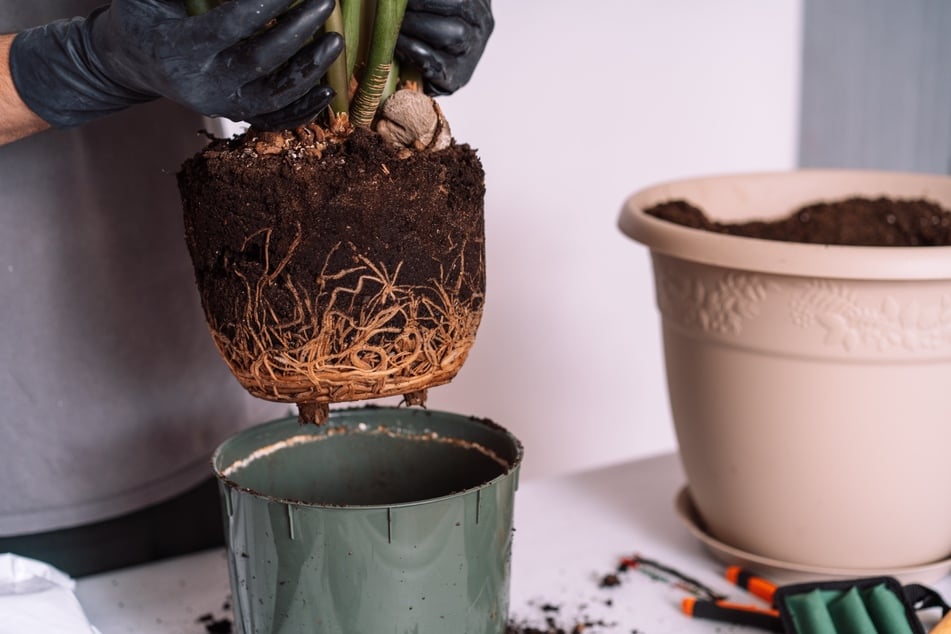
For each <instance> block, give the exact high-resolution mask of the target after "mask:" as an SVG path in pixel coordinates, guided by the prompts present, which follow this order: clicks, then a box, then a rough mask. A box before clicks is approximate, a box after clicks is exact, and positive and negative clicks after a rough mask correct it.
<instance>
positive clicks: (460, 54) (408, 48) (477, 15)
mask: <svg viewBox="0 0 951 634" xmlns="http://www.w3.org/2000/svg"><path fill="white" fill-rule="evenodd" d="M494 27H495V19H494V18H493V17H492V6H491V0H409V4H408V5H407V7H406V16H405V17H404V18H403V26H402V28H401V29H400V35H399V39H398V40H397V42H396V54H397V56H398V57H399V58H400V59H401V60H404V61H408V62H410V63H411V64H413V65H415V66H416V67H418V68H419V69H420V70H421V71H422V73H423V78H424V79H425V80H426V82H425V83H426V86H425V88H426V92H428V93H429V94H431V95H449V94H452V93H454V92H455V91H456V90H458V89H459V88H461V87H462V86H464V85H465V84H466V83H467V82H468V81H469V79H470V78H471V77H472V73H473V71H474V70H475V67H476V64H477V63H478V62H479V58H481V57H482V52H483V51H484V50H485V45H486V43H487V42H488V41H489V35H491V34H492V29H493V28H494Z"/></svg>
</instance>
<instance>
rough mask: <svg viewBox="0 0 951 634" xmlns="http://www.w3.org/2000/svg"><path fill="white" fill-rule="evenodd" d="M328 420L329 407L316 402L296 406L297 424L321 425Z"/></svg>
mask: <svg viewBox="0 0 951 634" xmlns="http://www.w3.org/2000/svg"><path fill="white" fill-rule="evenodd" d="M328 418H330V405H329V404H327V403H319V402H317V401H308V402H305V403H298V404H297V422H298V423H300V424H301V425H323V424H324V423H326V422H327V419H328Z"/></svg>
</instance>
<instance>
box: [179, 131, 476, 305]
mask: <svg viewBox="0 0 951 634" xmlns="http://www.w3.org/2000/svg"><path fill="white" fill-rule="evenodd" d="M309 149H310V146H308V144H307V141H306V140H304V141H301V140H299V139H297V138H292V139H291V140H290V141H288V142H286V147H285V148H284V149H283V150H282V151H280V152H274V153H265V154H262V153H260V152H262V151H263V152H268V150H267V149H262V148H261V141H258V140H256V137H254V136H253V135H250V134H249V135H245V136H242V137H237V138H236V139H228V140H226V139H218V140H214V141H213V142H212V143H211V144H210V145H209V146H208V147H207V148H206V149H205V150H204V151H203V152H202V153H201V154H200V155H198V156H196V157H193V158H191V159H189V160H188V161H186V162H185V164H184V165H183V167H182V170H181V172H180V173H179V175H178V179H179V186H180V189H181V191H182V198H183V202H184V206H185V210H186V216H185V230H186V241H187V243H188V245H189V248H190V250H191V252H192V254H193V257H194V256H197V257H198V260H197V261H196V262H195V273H196V276H197V277H198V278H199V284H200V287H201V288H202V289H203V292H204V293H207V294H215V293H224V294H226V297H224V298H219V299H217V300H215V301H210V302H208V303H207V305H209V306H211V307H231V306H235V305H243V303H244V301H245V294H246V289H245V288H244V287H236V286H235V285H234V284H222V285H217V284H201V281H202V280H203V278H211V279H212V280H216V279H225V278H227V279H232V280H233V279H234V276H233V275H231V274H230V272H231V271H232V270H235V269H238V270H241V269H243V268H249V269H254V271H249V273H250V275H248V277H249V278H251V279H254V278H256V277H257V276H258V274H259V269H260V267H261V266H264V264H265V259H266V258H267V257H268V256H269V255H271V256H272V257H273V254H276V253H277V254H280V253H286V252H287V251H288V248H289V246H290V245H291V243H293V242H294V241H295V240H299V241H300V242H299V245H298V246H297V247H296V248H297V250H298V251H299V252H301V253H306V254H311V257H299V258H293V259H291V260H290V261H288V262H287V263H286V266H284V268H282V269H281V275H280V278H278V279H275V282H277V283H276V284H275V285H274V286H275V288H274V289H272V290H273V291H274V297H272V298H271V305H272V306H274V307H275V308H276V309H277V310H278V311H281V310H284V311H287V316H288V318H293V311H294V310H295V309H297V308H298V307H299V305H298V302H297V299H296V298H295V297H294V296H293V294H292V293H291V292H289V291H288V290H287V289H283V292H281V291H282V289H281V288H280V287H281V285H280V281H281V279H295V280H307V279H309V280H317V279H320V278H321V274H322V273H323V272H325V271H327V270H330V271H337V270H345V269H347V268H348V267H352V266H354V264H355V260H356V258H357V257H358V256H365V257H368V258H369V259H371V260H373V261H394V262H402V263H403V266H402V267H401V269H400V271H399V279H400V281H402V282H403V283H405V284H414V283H419V284H425V283H426V282H428V281H429V280H432V279H439V278H440V276H441V273H442V271H441V268H442V267H445V266H446V262H445V260H444V256H445V253H446V250H447V240H455V241H456V243H457V244H466V248H467V252H465V253H461V254H459V255H461V256H462V257H464V258H465V259H466V260H467V261H468V262H470V263H471V264H472V266H473V267H475V266H476V264H477V263H479V262H481V260H482V253H481V250H482V248H483V244H482V243H483V239H482V235H481V232H482V229H483V223H482V218H481V211H482V207H481V205H473V204H472V201H481V200H482V199H483V198H484V194H485V183H484V178H485V176H484V172H483V170H482V166H481V163H480V161H479V159H478V157H477V156H476V153H475V151H474V150H472V149H471V148H470V147H469V146H468V145H456V144H453V145H452V146H451V147H450V148H448V149H446V150H442V151H439V152H423V153H414V154H410V155H409V156H407V157H405V158H400V156H399V155H398V153H397V150H396V149H395V148H392V147H390V146H388V145H387V144H386V143H384V141H383V140H382V139H381V138H380V137H379V135H377V134H375V133H372V132H370V131H368V130H364V129H362V128H357V129H356V130H354V131H353V133H352V134H350V135H349V136H348V137H347V138H346V140H345V141H343V142H342V143H329V144H327V145H326V147H325V148H324V149H323V150H322V151H321V152H320V153H319V155H318V153H317V152H308V150H309ZM450 184H451V187H450ZM407 200H410V201H412V206H400V205H399V201H407ZM394 201H396V202H394ZM318 210H319V211H320V213H317V212H318ZM474 214H478V217H476V218H474V217H473V215H474ZM447 220H448V221H449V225H448V227H446V225H445V224H444V223H445V222H446V221H447ZM440 227H442V229H440ZM474 229H477V230H478V235H477V236H472V235H471V234H473V230H474ZM446 232H448V233H449V234H450V235H448V236H447V235H445V233H446ZM251 236H253V238H251V239H249V237H251ZM367 236H374V237H375V239H374V240H373V242H372V248H373V249H375V250H377V251H379V252H378V253H372V252H369V250H368V249H367V248H363V249H361V250H360V251H359V252H354V250H353V249H350V248H348V245H349V244H357V245H360V244H366V243H367ZM470 237H471V239H469V238H470ZM268 264H269V265H270V266H271V268H272V269H273V268H275V267H276V266H277V264H278V262H268ZM388 273H389V274H390V275H395V274H396V272H395V271H389V272H388ZM367 286H370V287H372V286H373V285H367ZM377 290H378V289H377V288H368V289H367V291H366V292H367V293H371V292H373V293H375V292H376V291H377ZM480 290H481V289H473V292H477V291H480ZM278 297H282V298H283V299H284V302H283V303H282V302H278V301H275V299H277V298H278ZM219 317H220V322H219V323H227V322H228V321H229V320H231V319H233V317H234V316H233V315H232V314H222V315H220V316H219Z"/></svg>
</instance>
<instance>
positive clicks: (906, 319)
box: [619, 170, 951, 570]
mask: <svg viewBox="0 0 951 634" xmlns="http://www.w3.org/2000/svg"><path fill="white" fill-rule="evenodd" d="M852 195H862V196H879V195H884V196H890V197H922V196H923V197H927V198H929V199H931V200H933V201H935V202H938V203H940V204H941V205H943V206H944V207H946V208H951V177H947V176H937V175H923V174H904V173H885V172H868V171H838V170H817V171H795V172H784V173H761V174H746V175H734V176H720V177H711V178H701V179H695V180H684V181H680V182H671V183H666V184H661V185H657V186H654V187H650V188H648V189H645V190H642V191H640V192H638V193H636V194H634V195H633V196H631V197H630V198H629V199H628V200H627V201H626V203H625V205H624V208H623V210H622V212H621V216H620V220H619V226H620V228H621V230H622V231H623V232H624V233H625V234H627V235H628V236H630V237H631V238H633V239H634V240H636V241H638V242H640V243H643V244H645V245H646V246H648V247H649V248H650V252H651V257H652V261H653V267H654V276H655V289H656V298H657V303H658V306H659V308H660V312H661V316H662V330H663V341H664V350H665V361H666V369H667V381H668V388H669V396H670V402H671V407H672V412H673V418H674V424H675V429H676V433H677V438H678V441H679V446H680V454H681V458H682V461H683V465H684V469H685V471H686V474H687V479H688V486H689V492H690V496H691V498H692V500H693V503H694V505H695V507H696V510H697V512H698V513H699V515H700V517H701V519H702V520H703V522H704V524H705V525H706V528H707V530H708V531H709V532H710V533H712V536H713V537H714V538H716V539H718V540H720V541H721V542H724V543H726V544H728V545H730V546H733V547H735V548H738V549H742V550H743V551H746V552H748V553H753V554H755V555H758V556H762V557H768V558H772V559H775V560H779V561H782V562H792V563H796V564H800V565H807V566H816V567H823V568H842V569H850V570H856V569H857V570H861V569H887V568H899V567H907V566H915V565H923V564H927V563H930V562H936V561H941V560H943V559H946V558H948V557H949V556H951V501H949V499H948V492H949V491H951V459H949V448H951V247H910V248H909V247H843V246H824V245H807V244H799V243H786V242H776V241H766V240H757V239H752V238H744V237H736V236H727V235H722V234H714V233H711V232H707V231H703V230H699V229H690V228H686V227H683V226H679V225H675V224H672V223H669V222H666V221H663V220H660V219H657V218H654V217H650V216H647V215H646V214H645V213H644V209H646V208H649V207H651V206H652V205H654V204H656V203H659V202H662V201H666V200H671V199H686V200H688V201H690V202H692V203H693V204H695V205H697V206H699V207H701V208H702V209H704V210H705V211H706V212H707V213H708V214H709V215H710V216H711V217H713V218H714V219H717V220H722V221H738V220H747V219H754V218H755V219H767V220H768V219H770V218H776V217H779V216H782V215H785V214H787V213H789V212H791V211H793V210H794V209H795V208H797V207H800V206H802V205H804V204H807V203H812V202H818V201H823V200H835V199H841V198H845V197H848V196H852Z"/></svg>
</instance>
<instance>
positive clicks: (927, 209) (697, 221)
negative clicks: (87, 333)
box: [646, 197, 951, 247]
mask: <svg viewBox="0 0 951 634" xmlns="http://www.w3.org/2000/svg"><path fill="white" fill-rule="evenodd" d="M646 213H648V214H650V215H652V216H656V217H657V218H662V219H664V220H668V221H670V222H675V223H677V224H681V225H684V226H687V227H693V228H695V229H704V230H706V231H714V232H718V233H725V234H729V235H736V236H745V237H749V238H761V239H764V240H780V241H784V242H803V243H812V244H835V245H842V246H886V247H887V246H895V247H908V246H951V211H949V210H947V209H944V208H942V207H941V206H940V205H938V204H936V203H934V202H931V201H928V200H925V199H892V198H885V197H879V198H861V197H854V198H847V199H843V200H837V201H828V202H819V203H815V204H811V205H807V206H804V207H801V208H799V209H797V210H795V211H794V212H792V213H790V214H789V215H787V216H785V217H782V218H779V219H776V220H770V221H761V220H758V221H752V222H742V223H724V222H718V221H715V220H712V219H711V218H709V217H708V216H707V215H706V214H705V213H704V211H703V210H701V209H700V208H698V207H696V206H694V205H692V204H691V203H689V202H687V201H685V200H671V201H668V202H664V203H661V204H658V205H655V206H653V207H651V208H650V209H647V210H646Z"/></svg>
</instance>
